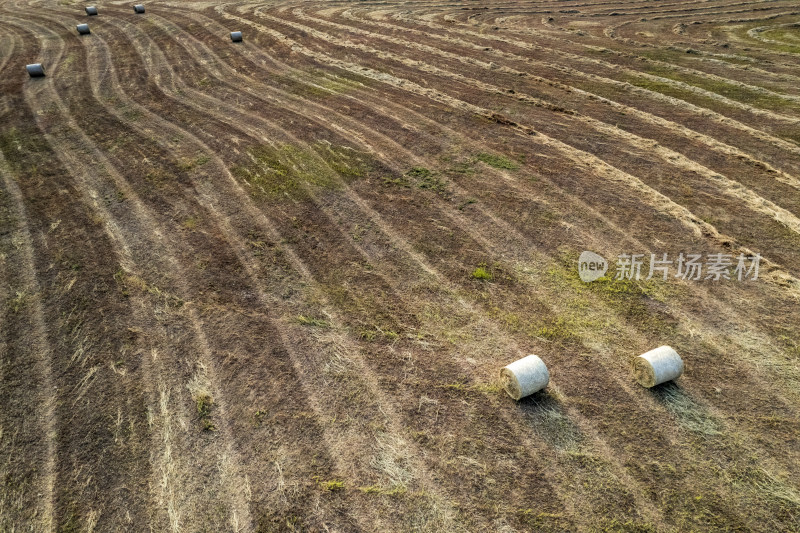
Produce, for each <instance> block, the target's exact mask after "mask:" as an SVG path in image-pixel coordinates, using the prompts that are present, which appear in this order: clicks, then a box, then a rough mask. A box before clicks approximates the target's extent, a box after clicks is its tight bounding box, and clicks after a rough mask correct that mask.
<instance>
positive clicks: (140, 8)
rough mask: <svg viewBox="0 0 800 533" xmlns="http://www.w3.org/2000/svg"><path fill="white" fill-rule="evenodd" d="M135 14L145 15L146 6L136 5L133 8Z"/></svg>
mask: <svg viewBox="0 0 800 533" xmlns="http://www.w3.org/2000/svg"><path fill="white" fill-rule="evenodd" d="M133 12H134V13H138V14H140V15H141V14H142V13H144V5H143V4H136V5H135V6H133Z"/></svg>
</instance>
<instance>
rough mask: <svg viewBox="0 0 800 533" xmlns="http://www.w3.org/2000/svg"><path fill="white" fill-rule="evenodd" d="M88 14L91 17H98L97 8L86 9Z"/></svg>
mask: <svg viewBox="0 0 800 533" xmlns="http://www.w3.org/2000/svg"><path fill="white" fill-rule="evenodd" d="M86 14H87V15H89V16H90V17H93V16H96V15H97V8H96V7H94V6H88V7H87V8H86Z"/></svg>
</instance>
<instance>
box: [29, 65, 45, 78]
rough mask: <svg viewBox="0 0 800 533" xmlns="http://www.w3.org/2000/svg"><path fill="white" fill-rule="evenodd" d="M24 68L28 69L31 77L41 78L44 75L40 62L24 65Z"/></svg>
mask: <svg viewBox="0 0 800 533" xmlns="http://www.w3.org/2000/svg"><path fill="white" fill-rule="evenodd" d="M25 70H27V71H28V74H30V76H31V78H41V77H42V76H44V68H42V64H41V63H32V64H30V65H25Z"/></svg>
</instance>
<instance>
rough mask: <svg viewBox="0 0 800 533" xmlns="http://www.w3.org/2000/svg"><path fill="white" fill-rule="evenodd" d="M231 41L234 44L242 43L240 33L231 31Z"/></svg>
mask: <svg viewBox="0 0 800 533" xmlns="http://www.w3.org/2000/svg"><path fill="white" fill-rule="evenodd" d="M231 41H233V42H235V43H240V42H242V32H240V31H232V32H231Z"/></svg>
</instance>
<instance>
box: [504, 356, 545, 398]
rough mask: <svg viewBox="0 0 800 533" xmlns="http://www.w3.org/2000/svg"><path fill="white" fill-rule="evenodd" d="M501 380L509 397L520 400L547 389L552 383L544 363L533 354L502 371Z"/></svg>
mask: <svg viewBox="0 0 800 533" xmlns="http://www.w3.org/2000/svg"><path fill="white" fill-rule="evenodd" d="M500 379H501V380H502V382H503V388H504V389H505V391H506V392H507V393H508V395H509V396H511V397H512V398H514V399H515V400H520V399H522V398H524V397H525V396H530V395H531V394H533V393H534V392H537V391H540V390H542V389H543V388H545V387H546V386H547V384H548V383H549V382H550V373H549V372H548V371H547V365H545V364H544V361H542V360H541V359H539V357H538V356H536V355H532V354H531V355H529V356H527V357H523V358H522V359H520V360H519V361H514V362H513V363H511V364H510V365H508V366H506V367H504V368H503V369H502V370H500Z"/></svg>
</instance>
